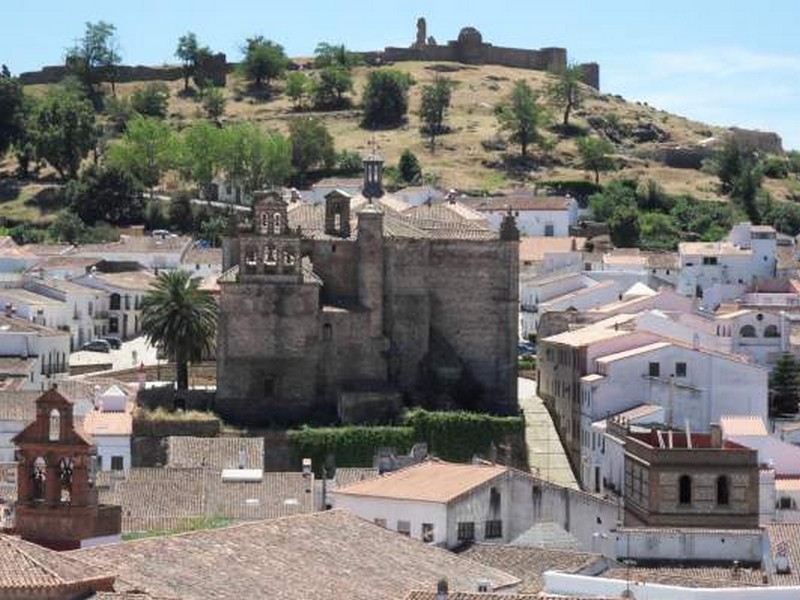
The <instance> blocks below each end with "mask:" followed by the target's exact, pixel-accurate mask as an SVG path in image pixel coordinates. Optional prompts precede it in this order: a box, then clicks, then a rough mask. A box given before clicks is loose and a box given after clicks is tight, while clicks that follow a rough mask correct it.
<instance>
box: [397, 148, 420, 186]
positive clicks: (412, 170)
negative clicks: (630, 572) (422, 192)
mask: <svg viewBox="0 0 800 600" xmlns="http://www.w3.org/2000/svg"><path fill="white" fill-rule="evenodd" d="M397 172H398V173H399V174H400V179H401V180H402V181H403V182H405V183H411V184H416V183H419V182H420V181H422V167H421V166H420V164H419V160H418V159H417V157H416V155H415V154H414V153H413V152H411V150H408V149H406V150H404V151H403V153H402V154H401V155H400V160H399V161H398V163H397Z"/></svg>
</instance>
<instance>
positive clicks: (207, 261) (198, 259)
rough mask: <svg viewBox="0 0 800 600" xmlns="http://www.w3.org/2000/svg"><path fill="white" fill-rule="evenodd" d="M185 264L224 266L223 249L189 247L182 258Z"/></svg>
mask: <svg viewBox="0 0 800 600" xmlns="http://www.w3.org/2000/svg"><path fill="white" fill-rule="evenodd" d="M181 262H182V263H183V264H190V265H194V264H198V265H218V266H220V267H221V266H222V248H196V247H194V246H191V247H189V248H188V249H187V250H186V251H185V252H184V253H183V256H181Z"/></svg>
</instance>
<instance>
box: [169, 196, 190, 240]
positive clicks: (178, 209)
mask: <svg viewBox="0 0 800 600" xmlns="http://www.w3.org/2000/svg"><path fill="white" fill-rule="evenodd" d="M168 215H169V224H170V228H171V229H177V230H178V231H180V232H181V233H191V232H192V228H193V226H194V219H193V215H192V196H191V194H189V193H188V192H178V193H177V194H175V195H174V196H172V198H171V199H170V201H169V209H168Z"/></svg>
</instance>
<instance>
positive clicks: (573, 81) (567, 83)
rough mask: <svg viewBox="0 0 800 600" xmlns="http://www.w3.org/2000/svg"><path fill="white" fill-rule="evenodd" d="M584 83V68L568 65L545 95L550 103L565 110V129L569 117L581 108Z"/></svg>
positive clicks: (552, 82)
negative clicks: (582, 84)
mask: <svg viewBox="0 0 800 600" xmlns="http://www.w3.org/2000/svg"><path fill="white" fill-rule="evenodd" d="M582 82H583V67H581V66H580V65H574V64H573V65H567V67H566V68H565V69H564V71H563V72H562V73H558V74H556V75H555V78H554V79H553V81H551V83H550V84H549V85H548V86H547V90H546V92H545V94H546V95H547V97H548V98H549V99H550V102H552V103H553V104H555V105H556V106H559V107H563V109H564V120H563V125H564V127H565V128H566V127H568V126H569V115H570V112H572V110H573V109H576V108H579V107H580V105H581V102H582V101H583V94H582V92H581V83H582Z"/></svg>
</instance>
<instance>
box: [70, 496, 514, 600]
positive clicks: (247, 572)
mask: <svg viewBox="0 0 800 600" xmlns="http://www.w3.org/2000/svg"><path fill="white" fill-rule="evenodd" d="M68 556H69V557H71V558H76V559H78V560H81V561H85V562H88V563H91V564H94V565H98V566H100V565H102V566H103V567H106V568H109V569H112V570H114V571H115V572H117V573H118V574H119V577H120V579H122V580H124V581H125V582H126V583H128V584H130V585H135V586H136V587H137V588H138V589H141V590H144V591H146V592H148V593H151V594H154V595H159V594H160V595H166V596H170V595H173V596H178V597H180V598H182V599H183V600H194V599H200V598H202V599H206V598H216V599H220V600H224V599H228V598H230V599H233V600H242V599H244V598H280V599H281V600H332V599H337V600H338V599H340V598H341V599H343V600H344V599H347V600H397V599H398V598H404V597H405V596H406V595H408V594H409V593H410V592H411V591H413V590H415V589H435V586H436V582H437V581H438V580H439V579H440V578H442V577H445V578H447V580H448V581H449V582H450V585H451V587H452V588H453V589H466V590H472V589H477V584H478V581H479V580H484V579H485V580H489V581H490V582H492V584H493V585H494V586H496V587H497V588H505V587H508V586H512V585H514V584H516V583H517V582H518V579H517V578H516V577H513V576H511V575H508V574H507V573H503V572H502V571H498V570H496V569H492V568H491V567H486V566H484V565H479V564H477V563H475V562H473V561H469V560H464V559H462V558H460V557H458V556H456V555H454V554H452V553H450V552H448V551H446V550H443V549H441V548H435V547H433V546H429V545H427V544H424V543H422V542H420V541H417V540H413V539H410V538H408V537H405V536H402V535H399V534H397V533H396V532H392V531H389V530H387V529H384V528H382V527H378V526H377V525H374V524H372V523H369V522H367V521H364V520H362V519H359V518H357V517H354V516H352V515H350V514H348V513H346V512H343V511H337V510H332V511H326V512H322V513H316V514H313V515H303V516H297V517H290V518H285V519H276V520H272V521H261V522H257V523H247V524H242V525H238V526H233V527H226V528H220V529H211V530H204V531H196V532H191V533H185V534H182V535H174V536H166V537H157V538H147V539H142V540H137V541H134V542H127V543H123V544H111V545H107V546H99V547H95V548H88V549H85V550H77V551H73V552H69V553H68ZM220 573H224V575H225V576H224V577H221V576H220Z"/></svg>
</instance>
